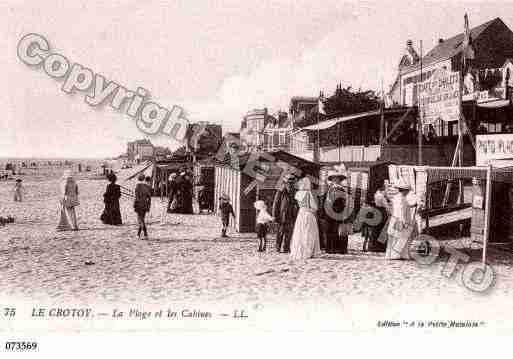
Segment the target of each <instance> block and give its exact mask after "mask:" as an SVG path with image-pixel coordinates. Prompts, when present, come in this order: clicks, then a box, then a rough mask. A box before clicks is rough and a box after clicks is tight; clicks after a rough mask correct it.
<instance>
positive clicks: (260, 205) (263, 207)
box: [254, 200, 267, 211]
mask: <svg viewBox="0 0 513 359" xmlns="http://www.w3.org/2000/svg"><path fill="white" fill-rule="evenodd" d="M254 206H255V208H256V209H258V210H259V211H263V210H266V209H267V206H266V205H265V202H264V201H262V200H258V201H256V202H255V204H254Z"/></svg>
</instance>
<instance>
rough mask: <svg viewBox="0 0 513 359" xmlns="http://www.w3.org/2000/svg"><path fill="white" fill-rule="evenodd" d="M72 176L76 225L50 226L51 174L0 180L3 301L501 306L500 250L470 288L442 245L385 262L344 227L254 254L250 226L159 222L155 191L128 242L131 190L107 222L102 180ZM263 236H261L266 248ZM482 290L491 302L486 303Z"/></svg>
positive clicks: (171, 218)
mask: <svg viewBox="0 0 513 359" xmlns="http://www.w3.org/2000/svg"><path fill="white" fill-rule="evenodd" d="M78 185H79V191H80V201H81V205H80V207H79V208H78V216H79V226H80V228H81V230H80V231H79V232H57V231H56V230H55V227H56V224H57V221H58V180H56V179H51V180H41V179H37V180H31V179H30V178H27V179H25V180H24V186H25V191H26V196H25V198H24V201H23V202H21V203H15V202H13V200H12V192H11V191H12V187H13V183H12V181H10V182H2V183H0V201H1V214H0V215H3V216H6V215H13V216H14V217H15V220H16V222H15V223H14V224H7V225H6V226H5V227H3V228H0V233H1V236H0V282H1V283H2V290H1V294H2V295H1V297H2V298H3V300H4V301H5V300H8V301H10V302H12V301H13V300H15V301H19V302H25V303H78V304H82V305H87V304H91V303H94V304H99V305H100V304H101V305H106V306H109V305H114V304H115V305H120V304H131V303H132V304H136V303H148V304H154V305H157V304H159V303H202V304H203V305H205V304H209V303H210V304H212V305H221V304H223V303H229V304H231V305H233V304H237V305H248V306H251V307H254V306H257V307H258V305H263V304H264V303H265V304H266V305H285V304H286V305H289V304H293V305H294V306H298V305H303V304H304V305H319V304H318V303H324V304H322V305H324V308H329V306H333V307H334V308H336V307H337V306H340V305H342V306H344V305H346V306H347V305H348V303H356V304H358V305H362V304H363V303H367V305H372V306H373V307H374V308H377V307H380V306H381V307H383V308H388V309H391V308H395V307H396V306H398V305H400V304H403V305H405V304H411V305H427V306H428V307H429V306H431V305H432V304H433V301H435V303H436V304H437V305H449V306H448V307H447V308H450V309H451V310H454V309H456V310H457V309H458V308H461V305H462V304H463V303H466V305H465V306H464V307H465V310H466V311H469V308H472V305H474V304H475V305H476V308H477V307H481V306H482V305H486V307H487V308H488V309H489V310H494V311H495V310H496V311H497V312H498V313H499V312H502V313H504V310H506V311H507V313H510V312H511V307H512V305H511V304H510V301H511V298H512V293H511V291H512V288H513V266H512V263H513V259H512V257H511V253H506V252H502V251H498V250H496V249H493V248H492V249H490V263H491V264H492V265H493V268H494V269H495V272H496V281H495V284H494V286H493V287H492V288H491V289H490V290H489V291H488V292H487V293H485V294H483V293H474V292H472V291H470V290H469V289H467V288H465V286H463V285H462V283H461V280H460V279H459V278H460V275H459V273H458V272H459V271H461V268H462V266H461V265H459V266H458V267H457V269H456V270H455V273H454V274H453V275H452V276H451V277H449V278H448V277H446V276H444V275H443V274H442V271H443V268H444V267H445V266H446V264H447V259H448V257H447V256H445V257H441V259H440V260H439V261H438V262H437V263H435V264H432V265H430V266H427V267H422V266H419V265H418V264H416V263H415V262H414V261H385V260H384V258H383V254H381V253H363V252H362V251H361V248H362V240H361V238H360V236H359V235H353V236H352V237H351V239H350V250H349V254H348V255H328V254H323V255H321V256H320V257H319V258H315V259H311V260H308V261H305V262H300V263H294V262H291V261H290V260H289V257H288V256H287V255H286V254H278V253H276V252H275V251H274V250H268V252H267V253H258V252H257V240H256V235H255V234H238V233H235V232H234V231H233V230H232V231H231V232H229V236H230V237H229V238H220V236H219V235H220V228H219V220H218V218H217V217H216V216H213V215H175V214H173V215H168V221H167V224H166V225H164V226H161V225H160V223H159V215H160V200H159V199H158V198H154V200H153V203H152V211H151V213H150V220H149V222H150V225H149V235H150V240H149V241H140V240H138V239H137V236H136V218H135V214H134V213H133V210H132V202H131V200H127V199H122V200H121V212H122V216H123V221H124V224H123V225H122V226H117V227H112V226H107V225H104V224H102V223H101V221H100V219H99V217H100V214H101V212H102V210H103V202H102V195H103V192H104V189H105V186H106V181H105V180H92V179H80V180H79V181H78ZM133 185H134V183H129V184H127V186H128V187H131V186H133ZM443 243H444V244H450V245H451V246H453V247H456V248H463V249H464V250H465V253H468V254H470V255H471V258H472V260H476V261H478V260H479V258H480V257H479V256H480V250H478V248H477V247H475V245H474V247H473V248H474V249H473V250H468V247H469V243H468V239H460V240H454V241H450V242H443ZM273 246H274V238H270V240H269V247H270V248H271V249H272V248H273ZM86 262H92V264H90V265H87V264H86ZM490 301H493V302H494V303H497V304H498V305H499V307H498V306H496V305H493V306H490V305H489V304H490V303H491V302H490ZM485 303H486V304H485ZM402 308H403V309H402V310H404V308H405V307H404V306H403V307H402ZM362 310H364V311H365V309H362ZM468 313H471V312H470V311H469V312H468ZM482 313H483V312H482V311H481V314H482Z"/></svg>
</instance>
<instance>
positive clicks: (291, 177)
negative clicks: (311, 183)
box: [283, 173, 297, 182]
mask: <svg viewBox="0 0 513 359" xmlns="http://www.w3.org/2000/svg"><path fill="white" fill-rule="evenodd" d="M292 181H297V177H296V175H295V174H293V173H289V174H287V175H285V176H283V182H292Z"/></svg>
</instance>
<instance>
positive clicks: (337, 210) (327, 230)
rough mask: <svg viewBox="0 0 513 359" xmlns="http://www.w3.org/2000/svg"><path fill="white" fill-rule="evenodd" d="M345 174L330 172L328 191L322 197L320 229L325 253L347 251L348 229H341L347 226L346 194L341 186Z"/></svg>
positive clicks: (342, 252) (343, 252)
mask: <svg viewBox="0 0 513 359" xmlns="http://www.w3.org/2000/svg"><path fill="white" fill-rule="evenodd" d="M345 179H346V176H344V175H343V174H332V175H330V176H328V191H327V192H326V195H325V198H324V205H323V206H322V210H321V227H322V228H321V229H322V233H323V237H324V240H325V249H326V252H327V253H338V254H346V253H347V242H348V234H349V233H348V231H346V230H341V228H345V227H347V225H348V224H349V221H350V218H348V217H349V216H348V213H347V209H348V208H347V207H348V203H349V201H348V194H347V191H346V190H345V188H344V186H343V181H344V180H345Z"/></svg>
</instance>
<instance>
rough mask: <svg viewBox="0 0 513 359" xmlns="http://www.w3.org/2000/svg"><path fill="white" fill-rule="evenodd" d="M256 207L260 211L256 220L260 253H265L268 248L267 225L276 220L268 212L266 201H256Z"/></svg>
mask: <svg viewBox="0 0 513 359" xmlns="http://www.w3.org/2000/svg"><path fill="white" fill-rule="evenodd" d="M254 206H255V208H256V209H257V211H258V214H257V218H256V223H257V225H256V232H257V236H258V239H259V241H260V244H259V246H258V251H259V252H265V250H266V247H267V238H266V235H267V223H269V222H271V221H274V218H273V217H271V215H270V214H269V213H268V212H267V206H266V205H265V202H264V201H261V200H259V201H256V202H255V205H254Z"/></svg>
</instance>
